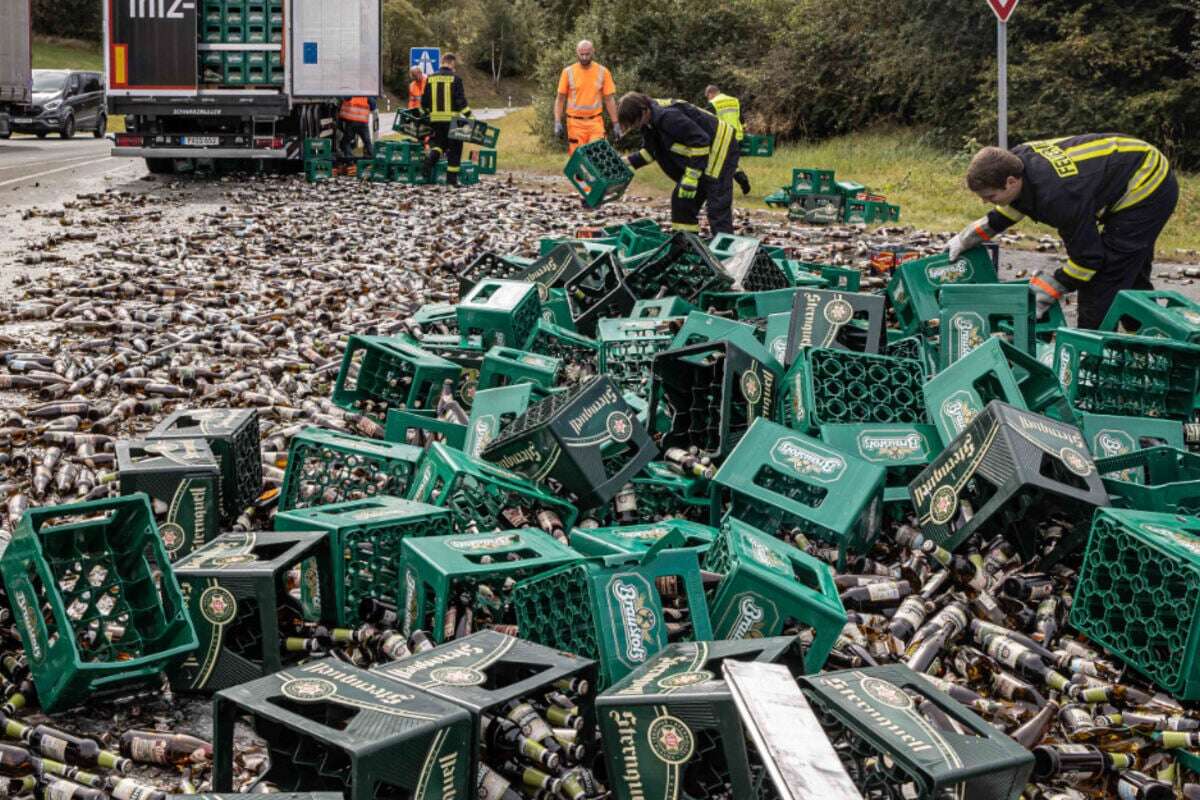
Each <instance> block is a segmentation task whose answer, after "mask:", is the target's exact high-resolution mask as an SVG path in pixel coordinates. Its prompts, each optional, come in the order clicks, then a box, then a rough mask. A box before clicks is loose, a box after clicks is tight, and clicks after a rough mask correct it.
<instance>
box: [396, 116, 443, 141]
mask: <svg viewBox="0 0 1200 800" xmlns="http://www.w3.org/2000/svg"><path fill="white" fill-rule="evenodd" d="M392 130H393V131H395V132H396V133H402V134H404V135H405V136H411V137H412V138H414V139H424V138H425V137H426V136H429V135H430V134H432V133H433V126H432V125H430V124H429V112H428V111H425V110H424V109H420V108H411V109H402V110H400V111H397V112H396V119H395V120H394V121H393V122H392Z"/></svg>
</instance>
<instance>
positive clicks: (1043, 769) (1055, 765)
mask: <svg viewBox="0 0 1200 800" xmlns="http://www.w3.org/2000/svg"><path fill="white" fill-rule="evenodd" d="M1014 738H1016V737H1015V736H1014ZM1018 741H1019V740H1018ZM1136 765H1137V757H1136V756H1133V755H1131V754H1129V753H1107V752H1105V751H1103V750H1101V749H1100V748H1099V747H1095V746H1093V745H1090V744H1044V745H1038V746H1037V747H1034V748H1033V777H1034V779H1035V780H1044V779H1046V778H1050V777H1054V776H1058V777H1061V778H1069V779H1071V780H1087V779H1088V778H1096V777H1099V776H1101V775H1107V774H1109V773H1111V772H1116V771H1119V770H1128V769H1132V768H1133V767H1135V766H1136Z"/></svg>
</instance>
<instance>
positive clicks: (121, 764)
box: [8, 720, 133, 772]
mask: <svg viewBox="0 0 1200 800" xmlns="http://www.w3.org/2000/svg"><path fill="white" fill-rule="evenodd" d="M8 722H9V724H12V723H13V722H14V720H9V721H8ZM21 739H23V740H24V741H25V743H26V744H28V745H29V746H30V747H32V748H34V749H35V750H37V751H38V752H39V753H41V754H42V755H44V756H48V757H50V758H53V759H54V760H56V761H61V762H63V763H64V764H74V765H77V766H83V767H95V766H99V767H103V768H104V769H112V770H116V771H118V772H129V771H130V770H131V769H132V768H133V764H132V762H130V761H129V760H128V759H127V758H121V756H119V755H117V754H116V753H110V752H109V751H107V750H105V749H103V748H102V747H100V743H99V742H97V741H96V740H95V739H87V738H84V737H82V736H72V735H71V734H69V733H66V732H64V731H60V730H57V729H55V728H51V727H50V726H48V725H35V726H34V727H32V728H25V730H23V731H22V732H21Z"/></svg>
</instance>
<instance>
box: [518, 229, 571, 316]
mask: <svg viewBox="0 0 1200 800" xmlns="http://www.w3.org/2000/svg"><path fill="white" fill-rule="evenodd" d="M587 267H588V265H587V261H586V260H585V256H584V255H583V254H581V253H579V251H578V250H576V248H575V247H574V245H572V244H571V243H570V242H562V243H559V244H555V245H554V246H553V247H551V248H550V249H549V250H547V251H546V252H545V253H544V254H542V255H540V256H538V258H537V260H535V261H534V262H533V263H532V264H530V265H529V266H528V267H527V268H526V269H525V270H524V271H522V272H519V273H517V274H516V276H515V279H516V280H522V281H528V282H529V283H533V284H536V285H537V287H538V294H539V295H540V296H541V298H542V300H543V301H548V300H549V297H550V290H551V289H561V288H562V287H563V286H565V285H566V282H567V281H569V280H571V279H572V278H574V277H575V276H576V275H578V274H579V273H581V272H583V271H584V270H585V269H587ZM564 299H565V298H564Z"/></svg>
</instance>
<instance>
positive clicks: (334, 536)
mask: <svg viewBox="0 0 1200 800" xmlns="http://www.w3.org/2000/svg"><path fill="white" fill-rule="evenodd" d="M275 530H277V531H324V532H325V534H326V536H325V545H326V548H327V549H328V551H329V566H328V569H330V570H332V576H331V578H330V580H329V587H328V591H330V592H332V596H328V595H326V594H324V593H322V592H320V591H316V590H317V589H318V585H319V584H318V580H319V575H318V574H317V573H318V572H319V570H320V568H321V565H320V562H319V561H318V560H317V559H310V560H307V561H305V562H304V563H303V564H302V565H301V567H300V598H301V603H302V606H303V608H304V612H305V616H307V617H308V618H310V619H314V620H324V621H326V622H331V623H333V624H335V625H337V626H339V627H353V626H356V625H359V624H361V623H362V622H364V621H365V620H364V619H363V617H362V613H361V611H360V609H361V608H362V606H363V604H364V602H367V601H369V600H379V601H381V602H383V603H385V604H386V605H388V606H391V607H392V608H394V609H397V610H399V608H400V602H401V600H402V593H403V590H402V586H401V580H400V559H401V544H402V542H403V541H404V540H405V539H407V538H409V537H425V536H435V537H437V536H446V535H448V534H450V533H452V532H453V528H452V526H451V523H450V512H448V511H446V509H444V508H435V507H434V506H428V505H425V504H424V503H415V502H413V501H411V500H402V499H400V498H398V497H374V498H370V499H365V500H350V501H347V502H344V503H331V504H329V505H323V506H318V507H316V508H302V509H295V510H293V511H281V512H280V513H279V514H277V515H276V516H275Z"/></svg>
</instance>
